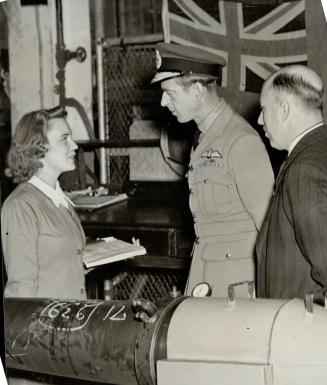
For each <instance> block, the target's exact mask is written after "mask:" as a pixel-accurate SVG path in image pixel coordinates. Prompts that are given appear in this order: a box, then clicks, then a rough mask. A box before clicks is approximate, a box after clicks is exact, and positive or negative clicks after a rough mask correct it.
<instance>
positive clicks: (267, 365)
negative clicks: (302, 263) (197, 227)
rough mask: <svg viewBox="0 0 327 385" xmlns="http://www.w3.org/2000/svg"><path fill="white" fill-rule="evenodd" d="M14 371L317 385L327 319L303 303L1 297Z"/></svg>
mask: <svg viewBox="0 0 327 385" xmlns="http://www.w3.org/2000/svg"><path fill="white" fill-rule="evenodd" d="M5 340H6V341H5V342H6V353H7V357H6V363H7V366H8V367H9V368H15V369H21V370H27V371H35V372H41V373H48V374H51V375H60V376H63V377H70V378H78V379H85V380H93V381H97V382H104V383H111V384H124V385H136V384H139V385H145V384H158V385H174V384H178V385H184V384H185V385H193V384H194V385H304V384H305V385H308V384H310V385H321V384H324V383H326V381H327V355H326V351H327V311H326V309H325V308H324V307H323V306H318V305H316V304H314V303H313V296H307V301H306V303H305V304H304V303H303V301H301V300H298V299H292V300H268V299H254V298H252V299H251V298H250V299H236V300H235V297H234V295H233V292H231V291H230V292H229V298H228V299H227V300H226V299H225V298H195V297H177V298H174V299H169V300H167V301H166V302H163V303H162V304H159V305H158V306H157V307H155V306H154V305H153V304H152V303H151V302H148V301H142V300H138V301H134V302H132V301H99V300H96V301H83V302H76V301H75V302H73V301H62V300H49V299H27V298H7V299H5Z"/></svg>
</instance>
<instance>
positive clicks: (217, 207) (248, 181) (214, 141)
mask: <svg viewBox="0 0 327 385" xmlns="http://www.w3.org/2000/svg"><path fill="white" fill-rule="evenodd" d="M210 119H211V121H212V122H210V125H209V127H208V128H207V130H206V131H205V133H204V136H203V138H202V139H201V141H200V142H199V145H198V147H197V148H196V149H195V151H194V153H193V154H192V155H191V161H190V164H189V172H188V183H189V189H190V208H191V211H192V214H193V218H194V228H195V233H196V241H195V244H194V249H193V260H192V265H191V271H190V276H189V281H188V285H187V293H190V292H191V290H192V287H194V285H195V284H196V283H197V282H199V281H208V282H209V284H210V285H211V286H212V287H213V294H214V295H225V294H226V293H227V285H228V284H229V283H235V282H239V281H243V280H254V274H255V266H254V246H255V242H256V238H257V235H258V231H259V229H260V226H261V223H262V220H263V218H264V215H265V212H266V209H267V206H268V202H269V199H270V196H271V194H272V187H273V183H274V177H273V172H272V168H271V165H270V161H269V157H268V154H267V152H266V149H265V146H264V144H263V142H262V141H261V138H260V137H259V135H258V134H257V132H256V131H255V130H254V129H253V128H252V127H250V126H249V124H248V123H247V122H246V121H245V120H244V119H243V118H242V117H240V116H239V115H238V114H236V113H235V112H234V111H233V110H232V108H231V107H230V106H229V105H227V104H226V103H225V102H224V101H222V102H221V103H220V105H219V107H218V111H216V112H215V113H214V114H213V115H212V116H211V117H210V116H209V120H210Z"/></svg>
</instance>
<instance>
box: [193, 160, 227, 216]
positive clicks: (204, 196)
mask: <svg viewBox="0 0 327 385" xmlns="http://www.w3.org/2000/svg"><path fill="white" fill-rule="evenodd" d="M194 193H195V194H196V199H197V206H198V208H199V210H200V211H201V212H202V213H203V214H205V215H217V214H219V215H223V214H228V213H229V212H230V209H231V207H230V206H231V191H230V185H229V182H228V178H227V176H226V173H225V170H224V168H223V164H222V163H221V162H218V161H212V162H209V161H208V162H206V163H205V166H203V167H202V168H201V169H199V170H198V172H197V173H196V174H195V175H194Z"/></svg>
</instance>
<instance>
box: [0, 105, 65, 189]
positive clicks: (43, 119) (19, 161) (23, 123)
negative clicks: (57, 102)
mask: <svg viewBox="0 0 327 385" xmlns="http://www.w3.org/2000/svg"><path fill="white" fill-rule="evenodd" d="M66 116H67V112H66V111H65V110H64V108H63V107H59V106H58V107H55V108H52V109H49V110H45V109H43V110H37V111H32V112H28V113H27V114H25V115H24V116H23V117H22V118H21V119H20V121H19V122H18V124H17V126H16V129H15V132H14V135H13V137H12V140H11V146H10V149H9V152H8V156H7V163H8V168H7V169H6V170H5V173H6V175H7V176H8V177H10V178H12V180H13V182H14V183H22V182H26V181H27V180H29V179H30V178H31V177H32V176H33V175H35V173H36V172H37V171H38V170H39V169H40V168H41V167H42V162H41V161H40V159H42V158H43V157H44V156H45V153H46V152H47V151H48V149H47V144H48V139H47V132H48V128H49V126H48V122H49V120H51V119H55V118H65V117H66Z"/></svg>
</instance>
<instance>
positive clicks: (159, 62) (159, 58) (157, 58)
mask: <svg viewBox="0 0 327 385" xmlns="http://www.w3.org/2000/svg"><path fill="white" fill-rule="evenodd" d="M161 64H162V60H161V56H160V53H159V51H158V50H157V49H156V67H157V70H158V69H159V68H160V67H161Z"/></svg>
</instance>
